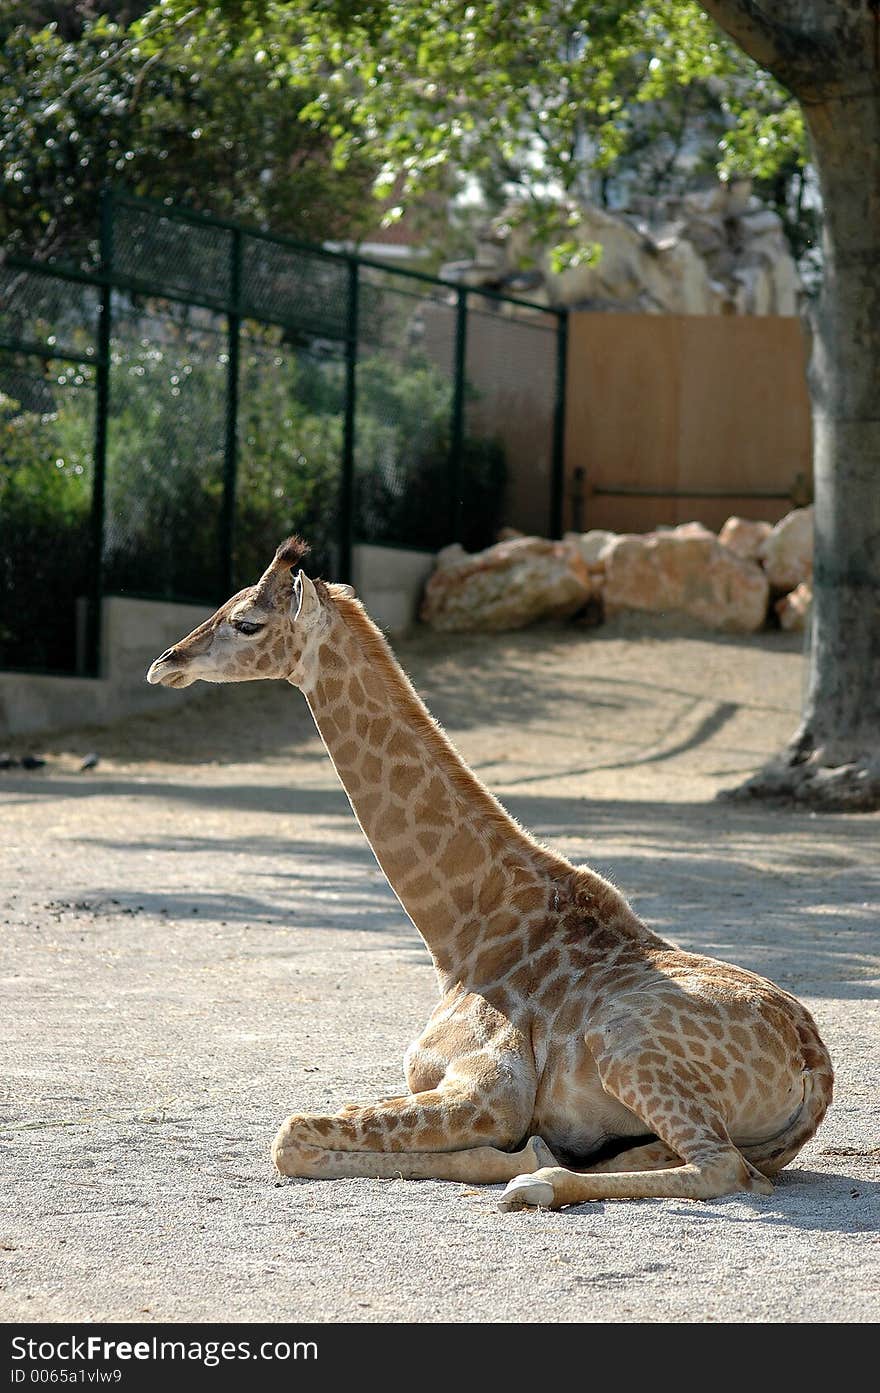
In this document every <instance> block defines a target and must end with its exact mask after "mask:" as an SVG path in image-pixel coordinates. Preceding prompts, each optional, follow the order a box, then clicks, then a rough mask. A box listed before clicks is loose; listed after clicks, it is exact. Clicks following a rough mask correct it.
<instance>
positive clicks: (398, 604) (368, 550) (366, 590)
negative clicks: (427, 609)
mask: <svg viewBox="0 0 880 1393" xmlns="http://www.w3.org/2000/svg"><path fill="white" fill-rule="evenodd" d="M433 569H434V553H433V552H431V551H403V550H402V549H398V548H396V547H374V546H368V545H366V544H365V543H363V544H361V545H359V546H356V547H354V548H353V549H352V572H353V581H354V588H355V590H356V591H357V594H358V598H359V599H360V600H361V601H362V602H363V605H364V607H365V609H366V611H367V613H368V614H369V615H370V617H371V618H372V619H374V620H375V622H376V623H377V624H378V625H379V628H380V629H385V630H386V632H387V633H389V634H402V633H405V632H406V630H407V629H408V628H409V627H410V626H411V625H412V624H414V623H415V621H416V619H417V618H418V607H419V601H420V600H421V597H422V590H423V589H424V586H425V581H426V580H427V579H428V576H429V575H430V574H431V572H432V571H433Z"/></svg>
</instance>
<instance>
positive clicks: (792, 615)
mask: <svg viewBox="0 0 880 1393" xmlns="http://www.w3.org/2000/svg"><path fill="white" fill-rule="evenodd" d="M773 608H774V609H775V610H776V613H777V614H778V615H779V627H780V628H781V629H788V630H789V631H790V632H792V633H800V632H801V630H803V629H805V628H806V627H807V625H808V624H809V622H810V613H811V611H812V608H813V587H812V586H811V585H810V584H809V583H808V582H807V581H805V580H802V581H801V583H800V585H799V586H797V588H796V589H795V590H792V591H790V592H789V594H788V595H783V597H782V599H781V600H777V601H776V604H775V605H774V606H773Z"/></svg>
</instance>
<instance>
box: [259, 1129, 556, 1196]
mask: <svg viewBox="0 0 880 1393" xmlns="http://www.w3.org/2000/svg"><path fill="white" fill-rule="evenodd" d="M290 1121H293V1119H290ZM279 1143H280V1145H279ZM272 1159H273V1161H274V1162H275V1167H276V1169H277V1170H278V1171H279V1173H280V1174H281V1175H285V1176H299V1177H302V1178H310V1179H313V1180H344V1179H350V1178H352V1177H360V1178H363V1179H367V1180H460V1181H464V1182H466V1183H467V1184H470V1185H503V1184H505V1183H506V1182H507V1181H508V1180H513V1179H514V1177H515V1176H518V1175H528V1174H531V1173H532V1172H533V1171H536V1170H539V1169H540V1168H541V1167H542V1166H548V1165H553V1164H555V1159H556V1158H555V1157H554V1155H553V1153H552V1151H551V1150H550V1148H549V1147H548V1146H547V1145H546V1143H545V1142H544V1141H542V1139H541V1138H540V1137H530V1138H529V1140H528V1141H527V1142H526V1144H525V1146H524V1147H522V1149H521V1150H519V1151H501V1150H499V1149H498V1148H497V1147H494V1146H472V1147H468V1148H467V1149H464V1150H461V1151H337V1150H333V1149H330V1148H327V1147H319V1146H312V1145H310V1144H309V1143H308V1142H306V1141H303V1140H301V1139H300V1138H299V1137H298V1136H297V1135H296V1129H290V1130H288V1123H285V1125H284V1127H282V1129H281V1131H280V1132H279V1134H278V1137H277V1138H276V1140H275V1144H274V1145H273V1147H272Z"/></svg>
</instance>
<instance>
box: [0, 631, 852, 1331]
mask: <svg viewBox="0 0 880 1393" xmlns="http://www.w3.org/2000/svg"><path fill="white" fill-rule="evenodd" d="M397 651H398V653H399V654H400V656H401V660H402V662H403V663H404V666H405V667H406V668H407V669H408V671H409V672H410V673H411V675H412V676H413V678H414V680H415V682H416V685H417V686H418V687H419V689H420V690H421V691H422V693H423V695H424V696H425V698H426V700H427V701H428V704H429V706H430V707H431V709H432V710H433V711H434V713H435V714H436V715H437V716H438V717H439V718H440V719H441V720H442V721H443V722H444V724H445V725H446V726H447V729H448V730H449V731H450V733H451V734H452V736H453V738H454V740H455V741H456V743H457V744H458V745H459V748H460V749H461V750H462V752H463V754H464V755H465V758H466V759H468V760H469V762H470V763H471V764H472V765H473V767H474V768H475V769H476V770H477V771H478V772H479V774H480V775H481V777H482V778H483V779H484V780H485V781H486V782H487V783H488V784H489V786H490V787H491V788H492V789H493V791H494V792H496V793H497V794H498V795H499V796H500V797H501V798H502V799H503V801H504V802H505V804H506V805H507V806H508V807H509V808H510V809H511V811H512V812H513V813H514V814H515V815H516V816H517V817H518V818H519V819H520V820H521V821H522V822H523V823H525V825H526V826H528V827H529V828H531V829H532V830H533V831H534V832H535V833H536V834H537V835H538V836H539V837H540V838H541V839H542V840H544V841H546V842H548V843H550V844H553V845H555V846H557V847H558V848H560V849H561V850H563V851H564V852H565V853H566V854H567V855H569V856H570V857H572V858H573V859H574V860H576V861H580V862H588V863H589V864H590V865H592V866H594V867H595V868H597V869H598V870H599V871H601V872H602V873H603V874H605V875H608V876H610V877H611V878H612V879H613V880H614V881H615V882H616V883H617V884H618V885H619V886H620V887H621V888H622V889H623V890H625V892H626V893H627V894H628V895H629V897H630V898H631V899H632V901H633V902H634V904H635V906H636V908H637V909H638V911H639V912H640V913H641V914H642V915H644V917H645V918H647V919H648V920H649V922H650V923H651V924H652V925H653V926H654V927H655V928H656V929H657V930H658V931H659V932H661V933H663V934H665V935H666V936H668V937H670V938H672V939H673V940H674V941H676V942H678V943H679V944H681V945H682V946H684V947H687V948H693V949H700V950H705V951H708V952H710V953H714V954H716V955H717V956H720V957H725V958H729V959H732V960H734V961H736V962H738V963H741V964H743V965H744V966H747V967H750V968H753V969H756V970H757V971H759V972H762V973H764V974H765V975H767V976H770V977H773V978H774V979H775V980H777V981H778V982H780V983H782V984H783V985H784V986H785V987H786V988H788V989H789V990H791V991H793V992H795V993H796V994H797V995H799V996H801V997H802V998H803V999H804V1000H805V1001H806V1002H807V1004H808V1005H809V1006H810V1009H811V1010H812V1011H813V1013H814V1014H815V1016H816V1017H817V1019H818V1021H819V1024H820V1028H821V1030H822V1032H823V1035H824V1037H825V1039H826V1041H827V1043H828V1045H829V1047H830V1049H831V1052H832V1055H833V1057H834V1060H835V1064H836V1068H837V1074H838V1086H837V1098H836V1102H835V1104H834V1106H833V1108H832V1110H831V1112H830V1113H829V1115H828V1118H827V1120H826V1122H825V1123H824V1125H823V1127H822V1128H821V1130H820V1132H819V1134H818V1135H817V1137H816V1138H814V1140H813V1141H812V1142H811V1143H810V1144H809V1145H808V1146H807V1147H806V1148H805V1149H804V1151H803V1152H802V1153H801V1155H800V1156H799V1157H798V1159H797V1161H796V1162H795V1163H794V1165H793V1167H791V1168H790V1169H789V1170H787V1171H786V1172H784V1174H783V1176H782V1178H781V1181H780V1183H779V1185H778V1186H777V1189H776V1191H775V1193H774V1194H773V1195H772V1196H771V1197H769V1198H763V1197H754V1196H747V1195H737V1196H732V1197H730V1198H726V1199H723V1200H717V1201H713V1202H709V1203H696V1202H688V1201H681V1200H645V1201H639V1202H632V1201H627V1202H618V1203H606V1204H599V1203H594V1204H588V1205H582V1206H579V1207H577V1208H573V1209H570V1210H566V1211H563V1212H560V1213H546V1212H536V1213H522V1214H511V1215H507V1214H501V1213H499V1212H498V1211H497V1209H496V1207H495V1206H496V1201H497V1198H498V1193H499V1192H500V1187H489V1188H487V1189H479V1190H475V1189H472V1188H470V1187H467V1186H461V1185H457V1184H451V1183H442V1182H404V1181H367V1180H349V1181H333V1182H319V1181H284V1182H281V1181H278V1180H277V1178H276V1177H275V1176H274V1174H273V1172H272V1169H271V1167H270V1164H269V1159H268V1147H269V1143H270V1141H271V1139H272V1137H273V1135H274V1133H275V1130H276V1128H277V1126H278V1124H279V1123H280V1121H281V1120H282V1119H283V1117H284V1116H285V1115H286V1114H287V1113H288V1112H290V1111H291V1110H293V1109H294V1108H306V1109H320V1108H326V1107H333V1108H335V1107H336V1106H338V1105H339V1104H341V1103H343V1102H346V1101H353V1100H361V1101H366V1100H369V1099H370V1098H372V1097H376V1096H380V1095H382V1094H390V1093H394V1092H397V1091H399V1090H400V1088H401V1084H402V1056H403V1051H404V1048H405V1046H406V1043H407V1042H408V1040H409V1039H410V1037H411V1036H412V1035H413V1034H414V1033H416V1032H417V1031H418V1030H419V1029H420V1027H421V1025H422V1023H423V1022H424V1020H425V1019H426V1017H427V1015H428V1013H429V1012H430V1010H431V1008H432V1005H433V1003H434V1000H435V995H436V989H435V983H434V979H433V974H432V971H431V968H430V964H429V960H428V956H427V953H426V952H425V950H424V948H423V946H422V944H421V941H420V940H419V938H418V936H417V935H416V933H415V931H414V930H413V928H412V927H411V925H410V924H409V922H408V920H407V919H406V918H405V916H404V914H403V912H402V910H401V909H400V908H399V906H398V904H397V902H396V900H395V899H394V897H393V896H392V894H391V892H390V890H389V888H388V887H387V885H386V884H385V882H384V880H383V878H382V876H381V873H380V872H379V870H378V868H377V866H376V864H375V862H374V861H373V859H372V856H371V853H370V851H369V848H368V847H367V846H366V843H365V842H364V840H363V838H362V835H361V833H360V830H359V829H358V827H357V825H356V823H355V821H354V818H353V816H352V814H351V810H350V808H349V806H348V803H347V800H346V799H345V796H344V794H343V793H342V791H341V789H340V788H339V786H338V784H337V783H336V779H335V775H334V773H333V770H332V768H331V766H330V764H329V761H328V760H327V758H326V755H325V754H324V752H323V749H322V747H321V745H320V742H319V740H318V737H317V735H316V733H315V731H314V728H313V727H312V725H311V720H310V717H309V715H308V712H307V710H306V707H305V703H304V701H303V699H302V697H301V696H300V695H299V694H298V693H297V692H295V691H294V690H293V689H291V688H289V687H287V686H285V685H278V684H260V685H257V684H249V685H246V686H242V687H236V688H227V689H213V690H212V689H208V688H205V689H204V691H205V695H204V697H203V698H200V699H199V700H198V701H196V702H193V703H192V704H191V705H190V706H188V707H186V708H182V709H181V710H179V711H175V712H174V713H173V714H171V713H168V712H167V711H165V710H164V709H162V710H160V711H159V714H157V715H151V716H146V717H140V718H138V719H136V720H132V721H129V722H127V723H125V724H124V725H120V726H117V727H114V728H112V729H107V730H100V731H98V730H88V731H72V732H69V733H68V734H67V735H65V736H64V737H63V738H59V739H56V740H55V741H54V742H53V741H51V740H50V741H47V742H46V747H45V748H40V749H38V751H37V752H39V753H42V754H45V755H46V756H47V765H46V767H45V769H43V770H39V771H35V772H30V773H28V772H24V771H15V772H10V773H8V774H0V838H2V847H3V872H2V882H0V924H2V961H0V1018H2V1021H3V1028H2V1032H0V1052H2V1064H0V1078H2V1079H3V1080H4V1081H5V1083H4V1089H5V1096H4V1098H3V1102H2V1106H0V1168H2V1173H3V1185H2V1192H0V1318H2V1319H3V1320H5V1321H17V1320H27V1321H36V1320H49V1321H61V1320H68V1319H70V1320H95V1321H99V1320H111V1321H116V1320H136V1321H144V1322H149V1321H153V1320H161V1321H175V1320H195V1321H205V1320H232V1321H239V1320H270V1321H296V1320H320V1321H335V1320H347V1321H371V1322H376V1321H394V1322H403V1321H443V1320H453V1321H467V1322H472V1321H479V1322H487V1321H502V1322H511V1321H516V1322H538V1321H591V1322H593V1321H621V1322H630V1321H664V1322H665V1321H671V1322H694V1321H697V1322H703V1321H736V1322H752V1321H770V1322H788V1321H866V1320H876V1318H877V1316H878V1297H877V1293H878V1291H880V1233H878V1217H880V1203H878V1200H880V1168H878V1160H880V1150H878V1142H880V1136H878V1132H880V1128H878V1114H880V1088H878V1082H880V1069H878V1059H880V1030H878V1009H877V996H878V983H880V933H878V919H880V914H878V906H880V856H878V846H880V817H878V816H868V817H855V816H837V817H831V816H828V817H818V816H816V815H810V814H807V813H803V812H800V813H798V812H790V811H779V810H770V809H767V808H763V807H759V806H747V807H742V806H739V805H735V806H732V805H729V804H724V803H717V802H714V801H713V798H714V795H715V793H716V792H717V791H718V790H719V789H720V788H722V787H724V786H726V785H729V784H731V783H733V782H736V781H737V780H738V779H739V778H740V777H741V776H742V775H744V774H745V773H747V772H748V771H750V770H752V769H753V768H754V767H755V766H756V765H757V764H758V763H760V761H761V760H762V759H763V758H764V757H765V755H766V754H767V753H769V752H770V751H772V750H773V749H774V748H776V747H777V746H779V745H780V744H781V743H782V741H783V740H784V739H785V738H787V736H788V735H789V734H790V733H791V731H792V729H793V727H794V725H795V721H796V715H797V711H798V709H799V706H800V702H801V694H802V683H803V679H804V662H803V657H802V653H801V644H800V641H799V640H797V639H794V638H792V637H790V636H787V635H782V634H775V635H772V634H767V635H762V636H759V637H756V638H750V639H747V640H746V639H742V640H736V639H718V638H714V637H712V638H710V637H705V636H704V637H697V636H694V635H682V634H675V633H672V632H667V633H662V632H658V633H654V634H653V636H650V637H639V636H638V634H637V632H636V630H635V629H634V628H631V627H630V628H628V627H627V626H625V625H623V624H622V623H620V622H618V623H617V624H616V625H609V626H606V627H605V628H603V629H600V630H595V631H586V632H585V631H575V630H572V629H564V628H552V627H548V628H539V629H534V630H530V631H527V632H525V633H522V634H517V635H499V636H494V637H488V638H487V637H485V636H481V637H478V638H477V637H467V638H461V637H456V638H448V637H447V638H443V637H440V636H437V635H431V634H421V635H419V636H417V637H415V638H413V639H410V640H408V641H406V642H403V643H399V644H398V645H397ZM162 698H163V694H162V693H161V692H157V708H158V706H159V703H160V702H161V700H162ZM31 748H35V747H34V746H32V747H31ZM25 749H26V747H24V746H22V747H21V748H20V749H19V750H18V753H24V752H25ZM91 751H96V752H97V753H98V754H99V756H100V763H99V764H98V766H97V768H95V769H93V770H91V771H89V772H86V773H81V772H79V763H80V761H81V759H82V756H83V755H85V754H87V753H89V752H91Z"/></svg>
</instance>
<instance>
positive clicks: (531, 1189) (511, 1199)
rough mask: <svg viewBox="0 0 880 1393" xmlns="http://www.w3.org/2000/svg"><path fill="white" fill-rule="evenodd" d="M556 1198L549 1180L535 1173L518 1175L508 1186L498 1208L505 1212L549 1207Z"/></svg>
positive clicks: (510, 1212)
mask: <svg viewBox="0 0 880 1393" xmlns="http://www.w3.org/2000/svg"><path fill="white" fill-rule="evenodd" d="M555 1198H556V1196H555V1194H554V1192H553V1186H552V1185H551V1184H550V1181H549V1180H540V1179H538V1178H537V1177H536V1176H534V1175H518V1176H516V1177H515V1178H514V1179H513V1180H511V1181H510V1183H509V1184H508V1186H507V1189H506V1190H505V1191H504V1194H503V1195H502V1196H501V1198H500V1200H499V1201H498V1208H499V1209H501V1210H503V1211H504V1213H505V1214H512V1213H514V1212H515V1211H516V1210H517V1209H549V1208H550V1207H551V1205H552V1204H553V1201H554V1199H555Z"/></svg>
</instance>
